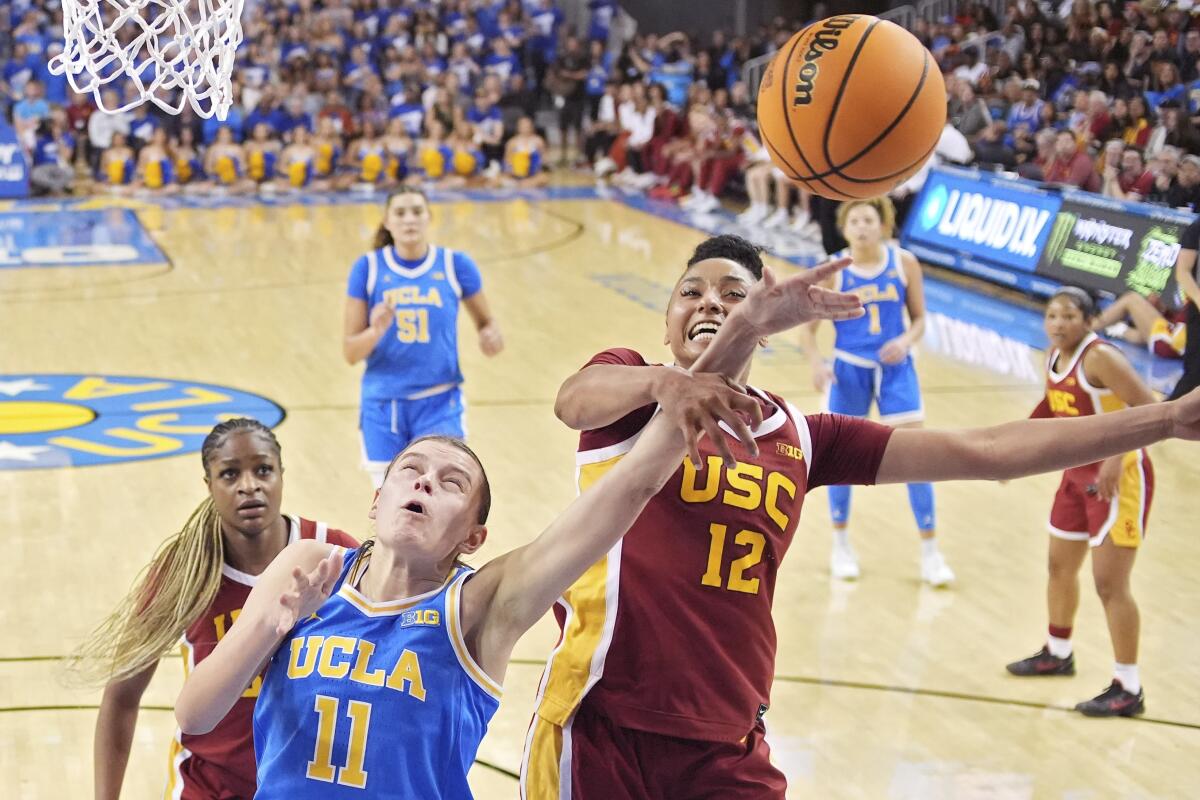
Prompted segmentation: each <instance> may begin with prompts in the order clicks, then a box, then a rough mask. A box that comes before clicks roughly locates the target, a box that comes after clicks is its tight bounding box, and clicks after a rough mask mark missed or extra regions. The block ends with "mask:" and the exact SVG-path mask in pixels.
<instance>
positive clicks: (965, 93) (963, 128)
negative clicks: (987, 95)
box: [953, 82, 992, 141]
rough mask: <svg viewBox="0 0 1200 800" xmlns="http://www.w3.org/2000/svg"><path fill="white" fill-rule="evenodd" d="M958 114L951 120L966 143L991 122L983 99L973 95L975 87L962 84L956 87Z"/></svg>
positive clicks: (990, 116)
mask: <svg viewBox="0 0 1200 800" xmlns="http://www.w3.org/2000/svg"><path fill="white" fill-rule="evenodd" d="M958 101H959V112H958V114H957V115H955V118H954V120H953V123H954V127H956V128H958V130H959V132H960V133H962V135H963V136H965V137H967V141H973V140H974V139H975V138H977V137H978V136H979V135H980V134H982V133H983V131H984V129H986V128H987V126H988V125H990V124H991V122H992V114H991V112H990V111H989V110H988V106H987V103H985V102H984V101H983V98H981V97H979V96H978V95H976V94H975V87H974V86H973V85H971V84H970V83H966V82H963V83H961V84H960V85H959V87H958Z"/></svg>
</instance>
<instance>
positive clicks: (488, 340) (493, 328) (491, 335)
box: [479, 322, 504, 358]
mask: <svg viewBox="0 0 1200 800" xmlns="http://www.w3.org/2000/svg"><path fill="white" fill-rule="evenodd" d="M503 349H504V337H503V336H501V335H500V326H499V325H497V324H496V323H494V322H489V323H488V324H486V325H484V326H483V327H482V328H480V329H479V351H480V352H481V353H483V354H484V355H485V356H487V357H488V358H491V357H492V356H494V355H496V354H497V353H499V352H500V351H501V350H503Z"/></svg>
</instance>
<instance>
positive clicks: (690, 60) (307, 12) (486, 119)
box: [0, 0, 1200, 237]
mask: <svg viewBox="0 0 1200 800" xmlns="http://www.w3.org/2000/svg"><path fill="white" fill-rule="evenodd" d="M588 6H589V10H590V15H591V17H590V21H589V22H588V23H587V24H585V25H582V26H580V27H581V29H580V30H576V29H575V28H574V27H572V26H569V25H566V24H565V23H564V15H563V13H562V10H561V9H560V8H559V7H558V6H557V5H556V0H508V1H507V2H504V0H443V2H430V0H293V1H288V0H247V2H246V7H245V11H244V13H243V16H242V25H243V29H244V31H245V39H244V42H243V44H242V46H241V47H240V49H239V50H238V60H237V66H236V68H235V70H234V94H233V97H234V105H233V108H232V109H231V110H230V112H229V115H228V117H227V119H225V120H224V121H221V120H217V119H215V118H214V119H201V118H200V117H198V116H197V115H196V114H195V113H194V112H192V111H191V109H189V108H185V109H184V112H183V113H182V114H180V115H178V116H175V115H170V114H166V113H164V112H161V111H160V110H159V109H158V108H156V107H153V106H149V105H145V106H141V107H138V108H135V109H133V110H131V111H126V112H121V113H119V114H100V113H96V112H95V103H94V100H93V99H92V97H91V96H80V95H77V94H75V93H73V92H71V91H70V89H69V86H68V85H67V83H66V80H65V78H64V77H63V76H61V75H52V74H50V72H49V71H48V69H47V68H46V64H47V60H48V58H49V57H51V56H52V55H54V54H56V53H57V52H60V50H61V47H62V43H61V17H62V9H61V6H60V5H59V4H58V3H53V2H47V0H36V1H35V0H16V2H14V3H13V4H12V6H11V16H10V18H8V19H6V20H5V22H8V23H10V27H9V29H8V30H7V31H0V63H3V65H4V66H3V69H2V71H0V105H2V106H3V110H4V112H5V115H6V117H7V118H8V119H10V120H11V122H12V124H13V126H14V127H15V128H16V131H17V134H18V137H19V140H20V141H21V142H22V144H23V145H24V146H25V147H26V148H27V150H28V152H29V155H30V159H31V161H32V164H33V177H34V183H35V185H36V187H37V188H38V190H39V191H50V192H65V191H70V190H71V189H72V185H73V184H77V183H78V182H79V177H80V176H81V175H84V176H88V177H89V178H90V179H92V180H94V182H95V183H97V184H102V185H106V186H109V187H113V189H114V190H118V191H119V190H122V189H136V188H140V189H143V190H147V191H178V190H181V189H182V190H188V189H192V188H199V189H204V188H209V187H219V188H220V189H221V190H222V191H227V192H234V193H236V192H253V191H266V190H271V189H286V188H294V189H302V188H306V187H309V188H314V189H340V188H346V187H350V186H355V185H368V186H387V185H389V184H394V183H398V182H401V181H407V180H420V181H423V182H426V183H431V184H433V185H439V186H468V185H495V184H499V183H507V184H518V185H530V184H533V185H538V184H541V183H543V182H545V180H546V179H547V172H548V171H549V170H550V169H552V168H560V169H561V168H567V169H570V168H578V167H584V166H587V167H590V168H592V169H594V171H595V173H596V175H597V176H598V177H599V178H600V179H602V180H605V181H611V182H612V183H614V184H616V185H619V186H622V187H624V188H626V189H627V190H630V191H644V192H647V193H648V194H649V195H650V196H652V197H655V198H657V199H660V200H672V201H678V202H680V203H681V204H682V205H684V206H685V207H686V208H689V209H691V210H696V211H707V210H710V209H713V208H715V207H716V206H718V205H719V204H720V202H721V199H722V197H723V196H727V195H729V194H730V193H731V189H736V194H737V195H738V197H739V198H740V197H741V196H743V195H744V196H746V197H747V198H748V199H749V201H750V203H749V206H748V208H746V210H745V212H744V213H743V214H742V216H741V220H742V222H743V223H745V224H747V225H752V226H756V227H761V228H779V227H782V226H790V227H791V228H792V229H793V230H795V231H797V232H799V233H801V234H803V235H808V236H814V237H815V236H816V231H817V228H816V226H815V225H814V218H817V217H821V216H822V214H824V215H825V216H828V215H829V214H831V213H832V212H831V211H822V210H819V208H820V207H821V206H822V205H823V204H821V203H820V201H819V200H818V201H816V202H815V203H814V202H813V201H812V199H810V198H809V197H807V196H805V195H804V194H803V193H799V192H797V191H796V190H795V188H794V187H792V186H791V185H790V184H789V183H788V182H787V181H785V180H783V179H782V177H781V176H780V175H779V174H778V173H777V172H774V171H773V170H772V169H771V167H770V164H769V162H768V159H767V158H766V155H765V154H764V152H763V149H762V147H761V146H760V143H759V142H758V140H757V138H756V136H755V131H754V124H753V117H754V112H753V105H752V102H753V98H752V97H751V96H750V93H749V91H748V90H747V87H746V85H745V84H744V83H743V82H742V68H743V66H744V65H745V64H746V62H747V61H749V60H751V59H753V58H755V57H758V56H761V55H764V54H768V53H770V52H772V51H773V50H774V49H775V48H777V47H779V46H780V45H781V44H782V43H783V42H785V41H786V40H787V38H788V37H789V36H790V35H791V33H792V32H794V31H795V30H796V29H798V28H799V27H801V25H802V24H803V22H802V21H794V20H784V19H782V18H780V19H776V20H773V21H772V22H770V23H768V24H764V25H761V26H759V27H758V28H757V30H755V31H754V32H753V33H752V34H751V35H748V36H745V37H732V36H729V35H727V34H726V33H725V32H723V31H716V32H714V33H712V34H710V35H706V36H700V35H688V34H684V33H680V32H677V33H671V34H669V35H656V34H654V33H644V34H638V35H635V36H633V37H632V38H630V39H628V40H626V41H620V40H619V38H618V37H616V36H614V35H611V31H610V25H611V22H612V20H613V17H614V14H615V13H616V11H617V6H616V3H615V0H590V2H589V3H588ZM818 13H819V12H818ZM914 33H915V34H916V35H917V36H918V37H919V38H920V39H921V40H922V42H923V43H924V44H926V45H927V46H928V47H929V48H930V49H931V51H932V52H933V53H934V54H935V56H936V57H937V59H938V62H939V64H940V65H941V67H942V70H943V73H944V75H945V77H946V84H947V90H948V95H949V99H950V103H949V124H948V126H947V131H946V133H945V134H944V135H943V137H942V138H943V145H942V146H941V147H940V148H939V154H940V159H941V160H949V161H959V162H973V163H977V164H979V165H982V166H985V167H988V168H995V169H1003V170H1010V171H1013V172H1016V173H1018V174H1020V175H1022V176H1024V177H1028V178H1032V179H1034V180H1040V181H1046V182H1050V183H1067V184H1073V185H1076V186H1079V187H1082V188H1085V189H1089V190H1092V191H1097V192H1102V193H1104V194H1106V195H1109V196H1112V197H1117V198H1125V199H1140V200H1146V201H1149V202H1157V203H1164V204H1167V205H1170V206H1174V207H1188V208H1195V207H1196V206H1197V203H1198V202H1200V130H1198V129H1197V127H1196V126H1195V125H1194V123H1193V115H1194V114H1200V24H1197V25H1196V26H1195V27H1193V21H1192V15H1191V12H1190V9H1185V8H1183V7H1180V6H1178V5H1174V4H1172V5H1168V6H1163V5H1161V4H1148V3H1143V4H1137V3H1126V4H1124V5H1123V6H1115V5H1113V4H1112V3H1110V2H1107V1H1106V0H1102V2H1095V3H1093V2H1089V0H1073V1H1072V0H1068V1H1067V2H1064V3H1062V4H1060V5H1050V4H1049V3H1042V4H1038V3H1035V2H1032V0H1021V1H1020V2H1017V3H1014V4H1013V5H1011V6H1009V7H1008V9H1007V10H1006V12H1005V15H1004V17H1003V18H1002V19H996V18H995V17H994V16H993V15H992V14H991V12H990V11H988V10H987V8H986V7H984V6H982V5H978V4H975V3H973V2H964V3H961V4H960V6H959V11H958V13H957V15H956V16H955V17H953V18H947V19H945V20H942V21H940V22H937V23H930V22H926V21H918V22H917V24H916V26H915V29H914ZM131 91H132V86H131V85H130V83H129V82H128V81H126V82H124V83H121V82H113V83H112V84H110V85H109V86H108V87H106V94H105V105H106V106H119V105H121V104H122V103H124V102H127V101H128V100H130V99H131V96H130V92H131ZM548 141H549V142H551V144H550V145H548V144H547V142H548ZM922 179H923V176H922V175H918V176H916V177H915V178H914V179H913V180H912V181H910V182H908V183H907V184H906V185H905V186H903V187H901V189H899V190H898V192H897V199H898V200H899V201H900V205H901V207H903V206H904V201H905V200H906V199H908V198H911V196H912V194H913V192H915V190H916V189H918V188H919V186H920V182H921V180H922ZM85 182H86V181H85ZM79 189H80V187H79V186H76V187H75V190H76V191H78V190H79Z"/></svg>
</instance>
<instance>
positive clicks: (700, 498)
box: [679, 451, 803, 594]
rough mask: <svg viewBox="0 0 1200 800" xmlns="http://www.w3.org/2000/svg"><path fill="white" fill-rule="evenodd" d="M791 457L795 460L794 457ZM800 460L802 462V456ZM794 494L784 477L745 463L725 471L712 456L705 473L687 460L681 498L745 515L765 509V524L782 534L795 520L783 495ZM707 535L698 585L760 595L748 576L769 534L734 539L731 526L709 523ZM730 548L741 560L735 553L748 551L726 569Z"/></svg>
mask: <svg viewBox="0 0 1200 800" xmlns="http://www.w3.org/2000/svg"><path fill="white" fill-rule="evenodd" d="M789 455H791V456H792V457H793V458H794V457H795V455H796V453H795V452H791V453H789ZM799 455H800V459H801V460H802V459H803V451H800V452H799ZM796 491H797V487H796V483H795V481H793V480H792V479H791V478H789V477H788V476H787V475H785V474H784V473H782V472H778V471H776V470H766V469H764V468H763V467H762V466H761V465H759V464H746V463H743V462H741V461H739V462H738V463H737V464H735V465H734V466H732V467H724V466H723V465H722V463H721V457H720V456H709V457H708V459H707V460H706V461H705V464H704V467H703V469H702V470H697V469H696V468H695V467H694V466H693V465H692V462H691V460H690V459H685V460H684V462H683V479H682V481H681V482H680V488H679V497H680V499H681V500H683V502H685V503H694V504H700V503H719V504H721V505H725V506H729V507H731V508H736V509H740V510H744V511H758V510H759V509H763V510H764V511H765V512H766V516H767V519H768V520H770V521H771V522H772V523H774V524H775V526H776V527H778V528H779V531H780V533H785V532H786V531H787V529H788V525H789V523H790V522H791V520H792V517H791V515H790V514H789V513H788V512H787V511H786V510H785V509H784V507H783V506H784V504H785V503H786V502H787V500H785V499H784V495H786V496H787V498H788V499H790V500H792V501H795V499H796ZM708 535H709V543H708V560H707V562H706V568H705V571H704V574H703V575H701V576H700V583H701V584H702V585H704V586H711V587H714V588H717V589H720V588H724V589H728V590H729V591H732V592H742V593H744V594H758V590H759V588H760V585H759V584H760V581H759V579H758V578H756V577H747V576H746V572H747V571H748V570H749V569H751V568H752V567H754V566H756V565H757V564H758V563H759V562H761V561H762V557H763V550H764V548H765V547H766V543H767V537H766V535H765V534H763V533H762V532H760V531H757V530H751V529H746V528H743V529H742V530H739V531H737V532H735V533H733V534H732V535H731V534H730V531H729V526H728V525H726V524H723V523H719V522H713V523H710V524H709V526H708ZM730 539H732V545H730V544H729V540H730ZM727 546H728V549H729V550H730V551H731V553H730V554H731V555H737V551H735V548H744V549H743V550H742V551H741V554H740V555H738V557H737V558H734V559H733V560H732V561H731V562H730V564H729V569H728V570H726V569H725V557H726V549H727Z"/></svg>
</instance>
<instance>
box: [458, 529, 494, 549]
mask: <svg viewBox="0 0 1200 800" xmlns="http://www.w3.org/2000/svg"><path fill="white" fill-rule="evenodd" d="M487 532H488V531H487V526H486V525H472V526H471V532H470V533H469V534H467V538H466V539H465V540H464V541H463V543H462V544H460V545H459V546H458V552H459V553H460V554H462V555H464V556H469V555H471V554H472V553H474V552H475V551H477V550H478V549H479V548H481V547H483V543H484V542H486V541H487Z"/></svg>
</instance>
